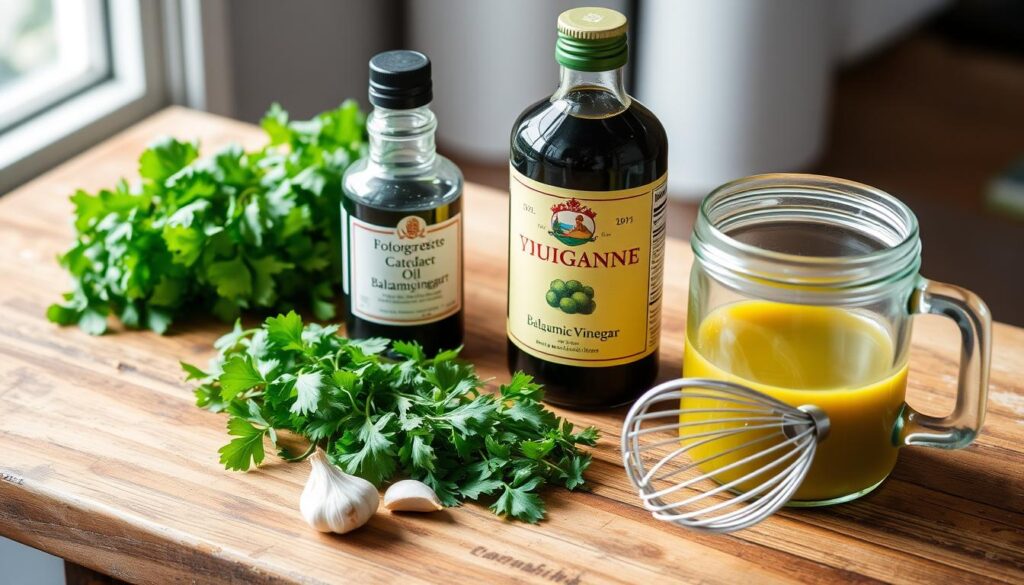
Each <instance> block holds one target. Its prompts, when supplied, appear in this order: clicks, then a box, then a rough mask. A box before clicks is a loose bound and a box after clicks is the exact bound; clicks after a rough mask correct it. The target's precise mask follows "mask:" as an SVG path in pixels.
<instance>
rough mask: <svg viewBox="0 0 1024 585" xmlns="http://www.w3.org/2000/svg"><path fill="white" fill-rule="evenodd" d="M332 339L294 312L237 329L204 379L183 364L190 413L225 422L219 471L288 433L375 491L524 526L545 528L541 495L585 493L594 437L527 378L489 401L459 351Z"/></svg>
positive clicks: (258, 457) (242, 466) (243, 463)
mask: <svg viewBox="0 0 1024 585" xmlns="http://www.w3.org/2000/svg"><path fill="white" fill-rule="evenodd" d="M336 332H337V327H333V326H331V327H322V326H320V325H316V324H310V325H305V326H304V325H303V323H302V319H301V318H300V317H299V316H298V315H297V314H295V313H294V312H289V313H287V314H284V315H278V316H276V317H271V318H269V319H267V320H266V321H265V322H264V323H263V325H262V326H261V327H258V328H255V329H248V330H246V329H243V328H242V326H241V324H237V323H236V325H235V328H234V329H233V330H232V331H231V332H229V333H227V334H226V335H224V336H223V337H221V338H220V339H219V340H218V341H217V342H216V343H215V347H216V348H217V349H218V351H219V353H218V355H217V357H216V358H214V360H213V361H212V362H211V364H210V367H209V368H208V370H205V371H204V370H203V369H201V368H198V367H196V366H193V365H189V364H184V363H183V364H182V368H183V369H184V370H185V372H186V374H187V379H189V380H197V381H198V384H199V386H198V387H197V388H196V390H195V395H196V404H197V405H198V406H200V407H203V408H206V409H208V410H212V411H214V412H226V413H227V414H228V417H229V418H228V433H229V434H230V435H231V436H232V437H233V438H232V440H231V442H229V443H228V444H227V445H226V446H224V447H223V448H222V449H221V451H220V453H221V462H222V463H223V464H224V466H225V467H227V468H228V469H238V470H246V469H249V468H250V467H252V466H254V465H259V464H260V463H261V462H262V461H263V458H264V442H265V441H268V440H269V441H270V442H271V443H272V444H273V445H274V446H277V445H276V442H277V434H276V431H277V430H287V431H291V432H293V433H297V434H299V435H302V436H303V437H305V438H306V439H307V440H309V441H310V446H309V449H308V450H307V454H308V453H311V452H312V450H313V449H314V448H316V447H317V446H319V447H320V448H323V449H324V450H325V451H326V452H327V454H328V457H329V458H330V460H331V461H332V462H333V463H334V464H336V465H339V466H341V467H342V468H343V469H345V471H346V472H348V473H351V474H355V475H358V476H360V477H363V478H365V479H367V480H369V481H371V482H373V483H374V484H377V485H380V484H382V483H385V482H388V481H390V480H392V479H394V478H396V477H397V476H402V477H411V478H413V479H418V480H420V481H423V482H425V483H427V484H429V485H430V486H431V487H432V488H433V489H434V491H435V492H437V495H438V497H439V498H441V501H442V502H443V503H444V504H445V505H447V506H453V505H457V504H458V502H459V501H461V500H477V499H479V498H483V497H489V498H491V501H492V505H491V509H492V510H493V511H494V512H495V513H496V514H499V515H501V516H508V517H511V518H517V519H519V520H523V521H526V522H537V521H538V520H540V519H541V518H543V517H544V513H545V512H544V510H545V508H544V502H543V500H542V499H541V497H540V495H539V493H538V492H539V491H540V490H541V489H542V488H543V487H544V486H545V485H557V486H562V487H565V488H567V489H570V490H572V489H578V488H580V487H582V486H583V481H584V480H583V472H584V471H585V470H586V468H587V466H588V465H589V464H590V455H589V454H586V453H583V452H581V451H580V449H579V446H580V445H591V446H592V445H594V444H595V443H596V441H597V438H598V436H597V429H595V428H594V427H588V428H586V429H583V430H581V431H579V432H577V431H575V428H574V426H573V425H572V423H570V422H568V421H566V420H563V419H561V418H559V417H557V416H555V414H554V413H552V412H551V411H549V410H547V409H546V408H545V407H544V405H543V404H541V402H540V400H541V398H542V397H543V391H542V390H541V387H540V386H539V385H538V384H536V383H534V382H533V379H532V378H531V377H530V376H527V375H526V374H523V373H517V374H515V375H514V376H513V377H512V380H511V381H510V382H509V383H508V384H507V385H503V386H500V387H499V389H498V392H497V393H494V394H492V393H489V392H484V391H483V386H484V384H483V382H482V381H481V380H480V378H479V377H477V375H476V372H475V371H474V369H473V367H472V366H471V365H469V364H466V363H463V362H460V361H458V360H457V359H456V358H457V356H458V350H451V351H445V352H441V353H439V354H438V355H437V356H435V357H433V358H430V357H428V356H427V355H425V354H424V352H423V348H421V347H420V346H419V345H417V344H415V343H403V342H393V343H389V342H388V341H387V340H384V339H364V340H350V339H346V338H344V337H341V336H338V335H337V334H336ZM389 350H390V351H389ZM278 450H279V451H280V452H282V454H283V455H284V456H285V457H286V458H288V459H289V460H298V459H301V456H299V457H293V456H291V455H288V454H287V453H286V452H284V451H283V449H281V448H280V447H279V448H278Z"/></svg>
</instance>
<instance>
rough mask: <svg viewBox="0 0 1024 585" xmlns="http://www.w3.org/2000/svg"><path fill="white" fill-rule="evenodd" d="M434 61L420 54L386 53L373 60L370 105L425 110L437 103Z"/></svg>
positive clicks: (415, 52) (371, 60)
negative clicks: (433, 102) (431, 103)
mask: <svg viewBox="0 0 1024 585" xmlns="http://www.w3.org/2000/svg"><path fill="white" fill-rule="evenodd" d="M432 88H433V85H432V83H431V81H430V59H428V58H427V56H426V55H424V54H423V53H420V52H419V51H385V52H383V53H378V54H376V55H374V57H373V59H370V103H371V104H373V105H375V106H378V107H381V108H390V109H393V110H409V109H412V108H418V107H420V106H425V105H427V104H429V103H430V101H431V100H433V99H434V93H433V89H432Z"/></svg>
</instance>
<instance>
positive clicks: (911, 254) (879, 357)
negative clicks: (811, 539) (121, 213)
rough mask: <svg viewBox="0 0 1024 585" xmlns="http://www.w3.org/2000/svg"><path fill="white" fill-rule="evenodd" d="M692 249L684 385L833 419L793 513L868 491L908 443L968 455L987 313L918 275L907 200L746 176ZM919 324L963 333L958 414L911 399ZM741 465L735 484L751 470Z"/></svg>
mask: <svg viewBox="0 0 1024 585" xmlns="http://www.w3.org/2000/svg"><path fill="white" fill-rule="evenodd" d="M691 243H692V246H693V251H694V255H695V259H694V264H693V269H692V272H691V275H690V298H689V310H688V311H689V312H688V317H687V332H686V350H685V355H684V362H683V375H684V376H685V377H688V378H712V379H721V380H728V381H732V382H736V383H739V384H742V385H745V386H748V387H750V388H753V389H755V390H758V391H760V392H763V393H765V394H768V395H770V396H773V397H775V398H777V399H779V400H782V401H783V402H786V403H788V404H791V405H792V406H800V405H805V404H814V405H817V406H819V407H821V408H822V409H824V410H825V412H826V414H827V415H828V416H829V419H830V422H831V430H830V432H829V435H828V436H827V437H826V438H825V439H824V440H823V441H822V443H821V444H820V445H819V446H818V451H817V453H816V455H815V459H814V463H813V464H812V466H811V469H810V471H809V473H808V475H807V477H806V478H805V479H804V481H803V483H802V484H801V486H800V488H799V489H798V490H797V491H796V493H795V495H794V497H793V499H792V501H791V502H790V504H791V505H827V504H834V503H839V502H843V501H847V500H851V499H854V498H857V497H859V496H861V495H863V494H866V493H868V492H870V491H871V490H872V489H874V488H875V487H877V486H878V485H879V484H880V483H881V482H882V481H883V480H884V479H885V478H886V477H887V476H888V475H889V473H890V472H891V471H892V468H893V466H894V465H895V463H896V456H897V451H898V448H899V447H901V446H903V445H925V446H932V447H944V448H949V449H958V448H961V447H965V446H966V445H968V444H969V443H970V442H971V441H972V440H973V439H974V437H975V435H976V434H977V432H978V430H979V429H980V428H981V425H982V421H983V419H984V415H985V401H986V395H987V387H988V373H989V359H990V339H991V317H990V315H989V311H988V309H987V307H986V306H985V304H984V303H983V302H982V301H981V299H979V298H978V297H977V296H976V295H974V294H973V293H971V292H970V291H967V290H964V289H962V288H959V287H956V286H952V285H948V284H942V283H937V282H934V281H930V280H927V279H925V278H923V277H921V276H920V275H919V274H918V269H919V267H920V252H921V243H920V240H919V238H918V226H917V220H916V218H915V217H914V214H913V213H912V212H911V211H910V209H909V208H907V206H906V205H904V204H903V203H901V202H900V201H899V200H897V199H896V198H895V197H892V196H891V195H889V194H887V193H885V192H883V191H880V190H878V189H875V188H873V187H869V186H867V185H862V184H860V183H855V182H852V181H846V180H842V179H835V178H831V177H821V176H814V175H799V174H772V175H759V176H754V177H748V178H745V179H740V180H737V181H733V182H731V183H728V184H726V185H723V186H721V187H719V188H718V189H716V190H715V191H713V192H712V193H711V194H710V195H708V196H707V197H706V198H705V199H704V201H703V203H702V205H701V208H700V214H699V217H698V219H697V222H696V225H695V227H694V233H693V237H692V240H691ZM921 313H934V314H939V315H944V316H946V317H949V318H950V319H952V320H953V321H954V322H955V323H956V324H957V327H958V328H959V330H960V333H961V359H960V378H959V388H958V394H957V399H956V407H955V409H954V410H953V412H952V413H951V414H950V415H949V416H946V417H932V416H927V415H923V414H921V413H919V412H917V411H915V410H914V409H913V408H911V407H910V406H908V405H907V404H906V403H905V401H904V397H905V393H906V380H907V357H908V350H909V346H910V336H911V325H912V321H913V319H912V317H913V316H914V315H916V314H921ZM717 448H718V449H723V448H736V452H735V453H733V454H732V455H730V456H729V457H727V458H726V459H727V460H728V461H731V462H736V461H738V460H739V459H740V458H741V456H745V455H748V454H750V453H752V451H749V450H746V448H744V447H743V446H742V445H730V444H728V440H726V441H725V442H724V443H721V444H719V445H718V447H717ZM723 462H725V461H724V460H723ZM739 465H740V467H739V469H738V470H735V473H734V475H733V477H739V476H741V475H742V473H743V471H745V469H744V468H743V467H742V466H743V464H742V463H741V464H739ZM726 479H728V477H726ZM719 481H721V479H719ZM741 487H742V486H741Z"/></svg>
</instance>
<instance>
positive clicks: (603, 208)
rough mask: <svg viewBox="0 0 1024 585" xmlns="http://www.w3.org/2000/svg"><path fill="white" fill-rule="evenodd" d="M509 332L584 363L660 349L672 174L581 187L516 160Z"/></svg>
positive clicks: (549, 353) (528, 345)
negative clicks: (551, 181)
mask: <svg viewBox="0 0 1024 585" xmlns="http://www.w3.org/2000/svg"><path fill="white" fill-rule="evenodd" d="M511 175H512V177H511V182H510V184H511V188H510V197H511V201H510V206H511V207H510V217H509V244H508V246H509V250H508V252H509V295H508V322H507V331H508V336H509V339H511V340H512V342H513V343H515V344H516V346H518V347H519V348H520V349H521V350H523V351H525V352H526V353H528V354H530V355H533V356H535V357H538V358H540V359H543V360H546V361H549V362H554V363H558V364H565V365H571V366H582V367H603V366H616V365H621V364H627V363H631V362H634V361H636V360H639V359H641V358H643V357H646V356H648V355H650V354H651V353H653V352H654V351H655V350H656V349H657V348H658V338H659V335H660V333H661V290H662V288H661V287H662V273H663V269H664V265H665V262H664V258H665V213H666V203H667V197H666V193H665V180H666V175H663V176H662V177H661V178H659V179H658V180H656V181H654V182H653V183H649V184H647V185H644V186H642V187H635V188H632V189H623V190H621V191H577V190H571V189H562V188H559V187H552V186H551V185H545V184H543V183H538V182H537V181H534V180H531V179H528V178H526V177H524V176H523V175H522V174H520V173H518V172H517V171H516V170H515V169H512V170H511Z"/></svg>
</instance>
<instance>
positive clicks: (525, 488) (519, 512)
mask: <svg viewBox="0 0 1024 585" xmlns="http://www.w3.org/2000/svg"><path fill="white" fill-rule="evenodd" d="M540 482H541V480H540V478H534V479H531V480H530V481H528V482H526V483H524V484H523V485H521V486H519V487H512V486H510V485H508V484H505V491H503V492H502V494H501V497H499V498H498V501H496V502H494V504H493V505H492V506H491V510H493V511H494V513H495V514H498V515H499V516H511V517H513V518H518V519H520V520H524V521H526V522H529V523H531V524H536V523H537V522H539V521H540V520H541V518H543V517H544V512H545V509H544V501H543V500H541V499H540V496H538V495H537V494H535V493H533V491H532V490H534V489H536V488H537V486H538V485H540Z"/></svg>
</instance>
